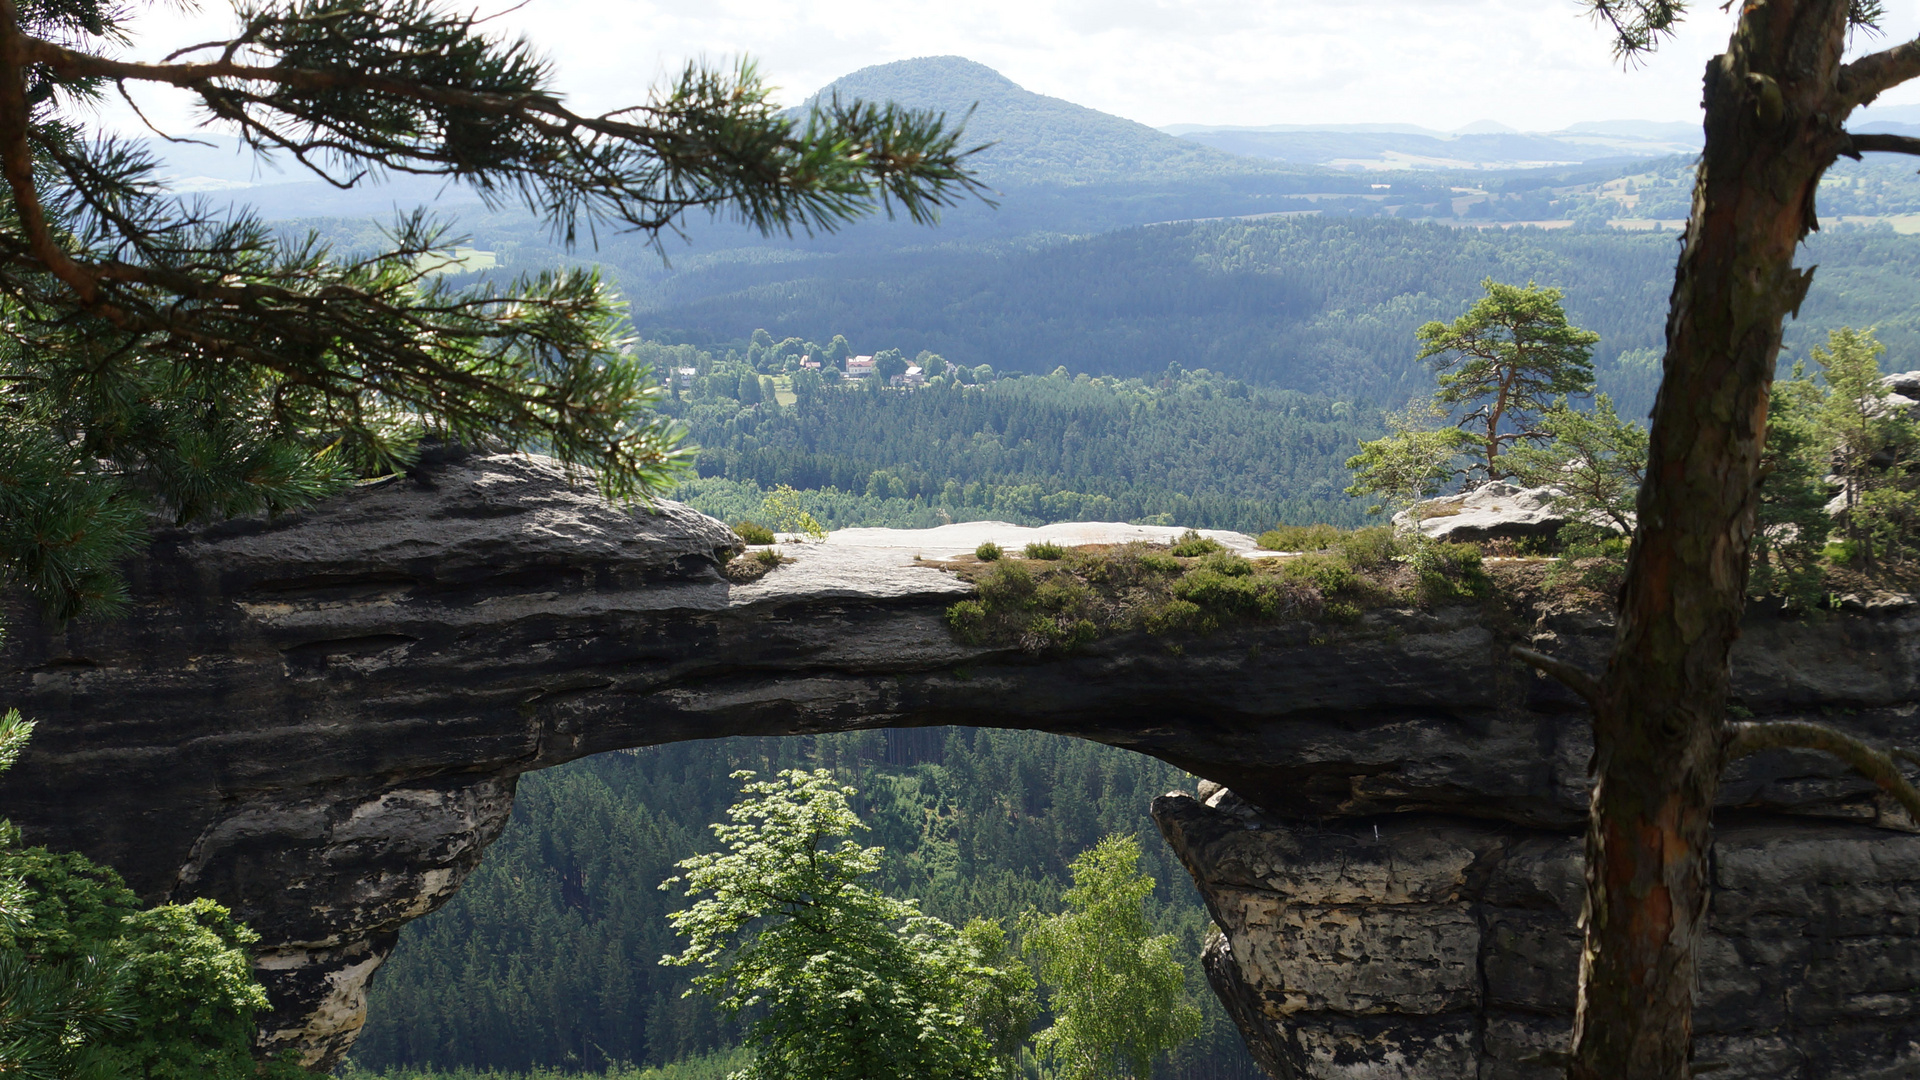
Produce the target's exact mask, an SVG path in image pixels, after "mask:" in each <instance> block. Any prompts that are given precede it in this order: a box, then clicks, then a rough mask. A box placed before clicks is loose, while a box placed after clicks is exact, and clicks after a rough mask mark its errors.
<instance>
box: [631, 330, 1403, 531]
mask: <svg viewBox="0 0 1920 1080" xmlns="http://www.w3.org/2000/svg"><path fill="white" fill-rule="evenodd" d="M794 347H795V348H806V347H807V346H794ZM813 348H815V349H816V350H817V348H818V347H817V346H813ZM749 354H750V357H751V359H743V358H741V357H739V356H738V355H734V356H732V357H731V358H727V357H721V358H715V357H713V356H712V355H711V354H709V353H705V352H702V351H699V350H695V349H692V348H689V347H685V346H681V347H678V348H667V347H660V346H652V347H643V349H642V350H641V355H642V356H644V357H645V358H647V359H648V360H650V361H651V362H652V363H653V364H654V365H655V366H656V367H657V368H658V369H660V370H666V369H668V368H673V369H676V370H679V369H682V368H687V369H691V370H692V371H695V372H698V374H697V375H696V376H694V377H693V378H691V379H690V380H689V385H688V386H687V387H686V388H685V389H684V390H683V391H681V392H680V393H679V395H678V396H679V398H680V400H676V401H673V402H670V403H668V404H667V406H666V407H667V409H668V411H670V412H671V413H673V414H674V415H676V416H678V417H680V418H682V419H683V420H684V421H685V422H686V423H687V425H688V427H689V431H690V439H691V441H692V442H693V443H694V444H696V445H697V446H699V447H700V452H699V457H698V459H697V462H698V468H699V473H700V479H698V480H694V481H691V482H689V483H687V484H684V485H682V487H681V488H680V489H679V490H678V491H677V492H676V493H675V495H676V497H677V498H681V499H684V500H686V501H688V502H690V503H691V504H693V505H694V506H697V507H699V508H700V509H702V510H705V511H706V512H708V513H710V514H714V515H715V516H718V517H722V518H726V519H728V520H734V521H737V520H739V519H740V518H742V517H753V516H755V513H756V511H757V509H758V507H759V505H760V502H761V499H762V497H763V495H764V492H765V491H766V490H767V489H770V488H772V487H774V486H776V485H780V484H786V485H790V486H792V487H795V488H800V489H803V490H807V489H812V490H811V491H810V494H809V496H808V509H809V510H810V511H811V512H812V513H813V514H814V516H815V517H816V518H819V519H820V520H821V521H822V522H823V523H825V524H826V525H828V526H829V527H832V528H838V527H843V526H847V525H894V526H899V527H914V528H925V527H931V526H935V525H941V524H945V523H946V522H948V521H968V520H1002V521H1012V522H1015V523H1018V524H1044V523H1046V522H1048V521H1115V520H1118V521H1156V522H1160V523H1163V524H1173V523H1178V524H1182V525H1196V526H1202V527H1209V528H1233V529H1240V530H1243V531H1246V530H1251V531H1254V532H1258V531H1261V530H1264V529H1267V528H1271V527H1272V526H1273V525H1274V524H1275V523H1277V522H1283V521H1284V522H1288V523H1298V524H1306V523H1309V522H1312V521H1317V520H1328V521H1335V522H1337V523H1346V524H1351V523H1354V522H1356V521H1358V520H1359V518H1358V515H1359V513H1360V511H1359V508H1357V507H1356V506H1355V505H1354V504H1353V503H1352V501H1351V500H1349V499H1347V498H1346V497H1345V496H1344V495H1342V494H1341V493H1340V492H1341V489H1342V488H1344V487H1345V486H1346V484H1347V483H1348V482H1349V481H1348V478H1347V473H1346V469H1345V468H1344V467H1343V465H1342V462H1344V461H1345V460H1346V458H1347V457H1349V456H1351V454H1352V453H1353V448H1354V447H1355V445H1356V444H1357V441H1358V440H1360V439H1364V438H1372V437H1373V436H1374V435H1377V434H1378V433H1379V431H1380V421H1379V416H1378V413H1377V411H1376V410H1373V409H1370V408H1366V407H1356V406H1354V405H1352V404H1350V403H1347V402H1341V401H1336V400H1333V399H1331V398H1327V397H1321V396H1310V395H1307V394H1302V393H1299V392H1297V391H1290V390H1272V389H1266V388H1253V387H1250V386H1248V385H1247V384H1246V383H1244V382H1241V381H1239V380H1237V379H1229V378H1226V377H1224V376H1220V375H1218V374H1215V373H1212V372H1205V371H1200V372H1183V371H1180V370H1179V369H1178V368H1173V369H1170V370H1169V371H1167V372H1163V373H1161V375H1160V377H1159V378H1157V379H1155V380H1153V381H1151V382H1149V381H1146V380H1140V379H1125V380H1122V379H1108V378H1098V379H1095V378H1089V377H1087V376H1085V375H1080V376H1076V377H1069V376H1067V375H1066V374H1065V372H1058V373H1055V374H1053V375H1049V376H1044V377H1037V378H1036V377H1027V378H993V377H991V376H987V375H982V376H974V375H972V374H966V375H960V374H959V373H956V376H955V378H938V377H937V378H936V379H935V380H934V381H933V383H932V384H931V385H929V386H927V387H925V388H922V389H919V390H917V391H913V392H907V391H904V390H900V389H883V388H881V387H880V386H879V385H878V384H877V383H875V382H873V381H871V380H861V381H858V382H848V383H842V384H839V385H835V386H831V387H829V386H827V385H825V384H821V383H819V380H818V376H817V375H816V376H812V380H813V383H814V384H815V385H816V386H817V389H811V390H809V388H808V379H807V377H806V376H802V377H801V378H800V379H799V380H798V381H799V389H801V390H802V391H806V392H805V394H804V396H801V397H799V398H797V399H795V400H794V401H793V402H792V403H791V404H787V405H780V404H778V403H777V402H776V401H774V400H773V399H772V398H770V397H769V396H768V395H767V392H766V390H764V389H762V385H763V383H762V380H763V379H766V378H767V376H763V375H761V374H759V371H768V372H773V371H780V370H784V367H783V366H782V365H783V364H790V363H791V361H792V357H790V356H789V357H781V356H780V355H778V354H776V353H774V352H772V351H771V350H769V351H767V352H765V353H761V352H759V351H758V350H757V349H752V348H750V350H749ZM932 362H933V363H935V364H937V363H938V362H937V361H932ZM756 363H757V367H758V369H759V370H758V371H757V370H756ZM957 378H967V379H969V381H970V382H971V385H962V384H961V383H960V382H958V381H957ZM786 381H787V379H786V378H785V377H783V378H782V382H783V383H784V382H786ZM768 385H770V384H768ZM742 398H746V399H748V400H744V401H743V400H741V399H742Z"/></svg>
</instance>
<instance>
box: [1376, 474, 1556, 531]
mask: <svg viewBox="0 0 1920 1080" xmlns="http://www.w3.org/2000/svg"><path fill="white" fill-rule="evenodd" d="M1558 500H1559V493H1558V492H1556V491H1555V490H1554V489H1552V488H1523V487H1517V486H1515V485H1513V484H1509V483H1507V482H1505V481H1503V480H1489V481H1487V482H1486V483H1484V484H1481V485H1480V486H1479V487H1476V488H1474V489H1473V490H1472V491H1466V492H1462V493H1460V494H1458V495H1446V496H1442V497H1440V498H1438V499H1423V500H1421V502H1420V504H1419V505H1418V506H1416V507H1415V508H1414V511H1412V512H1410V511H1406V510H1402V511H1400V512H1399V513H1397V514H1395V515H1393V523H1394V524H1395V525H1396V526H1398V527H1400V528H1402V529H1410V528H1412V527H1413V516H1414V513H1415V512H1417V513H1418V514H1419V515H1420V531H1421V532H1423V533H1425V534H1426V535H1428V536H1430V537H1432V538H1433V539H1435V540H1443V541H1447V542H1449V543H1464V542H1467V541H1483V540H1525V539H1527V538H1529V537H1539V536H1548V537H1550V536H1552V535H1553V534H1554V533H1556V532H1559V531H1560V526H1562V525H1565V524H1566V523H1567V522H1568V521H1570V520H1572V519H1571V518H1569V517H1568V516H1567V514H1566V512H1565V511H1564V510H1562V509H1560V508H1559V507H1558V506H1556V505H1555V503H1556V502H1558Z"/></svg>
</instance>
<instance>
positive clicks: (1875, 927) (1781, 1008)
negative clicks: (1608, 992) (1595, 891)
mask: <svg viewBox="0 0 1920 1080" xmlns="http://www.w3.org/2000/svg"><path fill="white" fill-rule="evenodd" d="M1154 816H1155V818H1156V819H1157V820H1158V821H1159V823H1160V827H1161V829H1162V830H1163V832H1164V833H1165V835H1166V837H1167V839H1168V841H1169V842H1171V843H1172V845H1173V847H1174V849H1175V850H1176V851H1177V852H1179V854H1180V857H1181V858H1182V860H1183V861H1184V862H1185V863H1186V864H1187V866H1188V867H1189V868H1191V869H1192V870H1193V871H1194V872H1195V874H1196V876H1197V877H1198V878H1199V879H1200V880H1203V881H1204V882H1205V886H1204V890H1203V891H1204V893H1205V895H1206V899H1207V905H1208V908H1209V910H1210V911H1211V912H1212V914H1213V917H1214V920H1215V922H1216V923H1217V924H1218V925H1219V927H1220V928H1221V930H1222V931H1223V933H1222V934H1221V936H1220V937H1218V938H1217V939H1216V940H1215V941H1214V942H1213V943H1212V944H1211V945H1210V946H1209V954H1210V955H1209V959H1210V960H1211V961H1212V962H1211V963H1209V964H1208V970H1209V975H1210V976H1211V980H1212V982H1213V983H1214V987H1215V990H1216V992H1217V993H1219V994H1220V996H1221V997H1222V999H1223V1000H1225V1001H1227V1002H1228V1003H1229V1006H1230V1008H1231V1010H1232V1011H1233V1013H1234V1015H1235V1017H1236V1019H1237V1020H1238V1021H1239V1023H1240V1025H1241V1027H1242V1029H1243V1030H1246V1031H1248V1032H1249V1034H1250V1040H1249V1041H1250V1045H1253V1046H1255V1047H1256V1048H1257V1050H1258V1051H1259V1056H1260V1057H1261V1059H1262V1064H1263V1065H1265V1066H1266V1067H1267V1069H1268V1070H1269V1071H1270V1072H1272V1073H1273V1075H1275V1076H1276V1077H1281V1078H1284V1080H1293V1078H1296V1077H1300V1078H1304V1077H1314V1078H1319V1080H1334V1078H1340V1080H1360V1078H1368V1080H1373V1078H1381V1077H1406V1078H1409V1080H1412V1078H1419V1080H1553V1078H1556V1077H1559V1076H1562V1075H1564V1071H1563V1070H1562V1069H1561V1068H1559V1067H1558V1065H1557V1060H1556V1058H1557V1055H1558V1053H1560V1052H1562V1051H1564V1050H1565V1048H1566V1045H1567V1036H1568V1033H1569V1030H1570V1028H1571V1025H1572V1020H1573V1008H1574V996H1575V982H1576V978H1575V977H1576V972H1577V970H1578V967H1579V946H1580V938H1579V933H1578V929H1577V926H1576V920H1577V917H1578V915H1579V912H1580V901H1581V892H1582V884H1581V878H1582V860H1581V851H1580V842H1579V840H1578V839H1577V838H1575V837H1572V836H1567V835H1563V834H1559V833H1553V832H1544V831H1540V830H1530V829H1523V828H1516V827H1512V826H1505V825H1501V824H1498V823H1492V822H1475V821H1468V820H1462V819H1459V818H1449V817H1435V816H1431V815H1420V814H1400V815H1387V816H1384V817H1381V818H1377V819H1374V820H1371V821H1369V820H1347V821H1329V822H1327V823H1325V824H1311V823H1304V822H1295V821H1284V820H1276V819H1273V818H1270V817H1268V816H1266V815H1264V814H1262V813H1260V812H1259V811H1258V810H1256V809H1254V808H1253V807H1250V806H1248V805H1247V804H1245V803H1243V802H1241V801H1240V800H1238V799H1236V798H1235V797H1234V796H1233V795H1232V794H1231V792H1228V791H1225V790H1221V791H1218V792H1215V793H1213V794H1212V795H1211V797H1210V798H1209V799H1208V800H1207V801H1206V802H1201V801H1199V800H1198V799H1195V798H1193V797H1190V796H1187V795H1184V794H1176V795H1168V796H1163V797H1162V798H1160V799H1158V800H1156V801H1155V803H1154ZM1728 818H1729V819H1730V820H1725V821H1723V822H1722V824H1721V825H1720V827H1719V829H1718V831H1717V836H1716V838H1715V858H1714V898H1713V908H1712V912H1711V919H1710V930H1709V934H1708V937H1707V939H1706V941H1705V942H1704V943H1703V945H1702V948H1701V953H1700V989H1699V994H1698V999H1697V1006H1696V1011H1695V1014H1694V1031H1695V1053H1696V1055H1697V1060H1698V1064H1699V1065H1700V1066H1701V1068H1702V1071H1703V1072H1705V1071H1707V1070H1708V1067H1712V1071H1715V1072H1718V1073H1719V1074H1720V1075H1723V1076H1739V1077H1755V1078H1758V1077H1794V1078H1801V1077H1808V1078H1810V1077H1836V1078H1837V1077H1847V1078H1856V1080H1857V1078H1861V1077H1895V1076H1902V1077H1905V1076H1915V1075H1920V985H1917V984H1916V980H1915V978H1914V962H1915V960H1916V959H1920V922H1917V921H1916V919H1915V917H1914V910H1913V907H1912V905H1913V903H1914V900H1915V898H1916V897H1920V836H1913V835H1906V834H1889V833H1887V832H1886V831H1885V830H1881V829H1876V828H1874V827H1872V826H1868V825H1858V824H1847V823H1841V822H1830V823H1814V822H1798V821H1796V822H1783V821H1769V820H1754V819H1751V818H1746V817H1743V816H1742V815H1738V814H1730V815H1728Z"/></svg>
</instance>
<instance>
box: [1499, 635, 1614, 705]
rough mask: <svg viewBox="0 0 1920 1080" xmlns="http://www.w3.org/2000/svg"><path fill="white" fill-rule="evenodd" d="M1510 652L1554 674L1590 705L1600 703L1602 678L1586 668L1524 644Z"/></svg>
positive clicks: (1537, 667)
mask: <svg viewBox="0 0 1920 1080" xmlns="http://www.w3.org/2000/svg"><path fill="white" fill-rule="evenodd" d="M1508 652H1509V653H1510V654H1512V656H1513V658H1514V659H1516V660H1519V661H1520V662H1521V663H1524V664H1528V665H1530V666H1532V667H1533V668H1535V669H1537V670H1539V671H1542V672H1545V673H1546V674H1548V675H1551V676H1553V677H1554V678H1555V679H1557V680H1559V681H1560V683H1561V685H1563V686H1565V687H1566V688H1567V689H1569V690H1571V691H1573V692H1574V693H1576V694H1579V695H1580V696H1581V697H1582V698H1584V699H1585V700H1586V702H1587V704H1588V705H1593V706H1596V707H1597V706H1598V705H1599V704H1600V696H1601V686H1600V680H1599V679H1596V678H1594V677H1593V676H1592V675H1590V674H1588V673H1587V672H1586V670H1585V669H1583V668H1581V667H1579V666H1577V665H1575V664H1570V663H1568V662H1566V661H1565V660H1557V659H1555V658H1553V657H1551V656H1548V655H1547V654H1546V653H1543V652H1539V651H1536V650H1534V649H1529V648H1527V647H1525V646H1524V645H1515V646H1514V647H1513V648H1511V649H1509V650H1508Z"/></svg>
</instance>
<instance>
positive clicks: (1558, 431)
mask: <svg viewBox="0 0 1920 1080" xmlns="http://www.w3.org/2000/svg"><path fill="white" fill-rule="evenodd" d="M1534 426H1535V427H1536V428H1537V429H1538V430H1539V432H1540V434H1541V435H1542V436H1544V437H1545V438H1546V439H1547V440H1548V441H1547V442H1545V443H1544V444H1541V445H1534V446H1520V447H1516V448H1514V450H1513V451H1512V452H1511V461H1510V462H1509V467H1510V468H1512V469H1513V477H1514V479H1516V480H1518V481H1520V482H1521V483H1522V484H1525V485H1527V486H1528V487H1543V486H1551V487H1556V488H1559V489H1560V490H1561V491H1562V492H1564V493H1565V496H1564V499H1565V502H1566V505H1567V506H1568V508H1569V509H1570V510H1571V511H1572V512H1573V513H1574V514H1575V515H1578V516H1579V517H1580V518H1581V519H1583V520H1585V521H1587V522H1588V523H1589V524H1596V525H1597V524H1602V523H1603V522H1604V523H1607V524H1610V525H1612V527H1613V528H1615V529H1618V530H1619V531H1620V532H1623V533H1626V532H1632V531H1633V500H1634V497H1635V496H1636V495H1638V494H1639V492H1640V482H1641V481H1642V480H1643V479H1645V478H1646V471H1647V431H1646V429H1645V428H1643V427H1641V426H1640V425H1638V424H1634V423H1630V422H1628V421H1626V420H1622V419H1620V417H1619V415H1618V414H1617V413H1615V412H1614V411H1613V399H1612V398H1610V397H1608V396H1607V395H1605V394H1599V395H1596V396H1595V397H1594V399H1593V408H1592V409H1591V410H1582V409H1575V408H1573V407H1572V406H1571V405H1569V404H1567V399H1566V398H1564V397H1562V398H1558V399H1556V400H1555V401H1554V403H1553V406H1552V407H1551V408H1549V409H1547V410H1546V411H1545V412H1543V413H1541V414H1540V419H1539V422H1538V423H1536V424H1535V425H1534Z"/></svg>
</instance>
